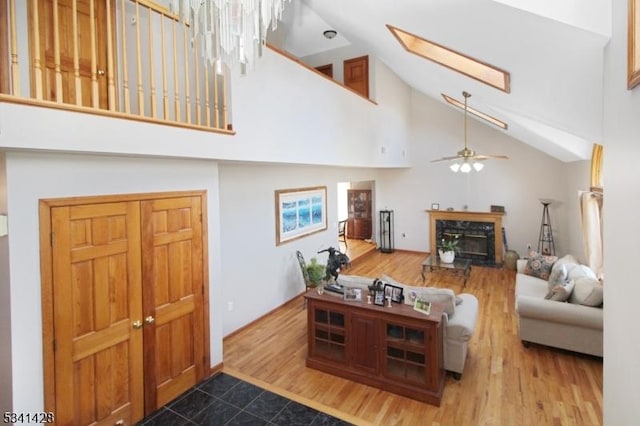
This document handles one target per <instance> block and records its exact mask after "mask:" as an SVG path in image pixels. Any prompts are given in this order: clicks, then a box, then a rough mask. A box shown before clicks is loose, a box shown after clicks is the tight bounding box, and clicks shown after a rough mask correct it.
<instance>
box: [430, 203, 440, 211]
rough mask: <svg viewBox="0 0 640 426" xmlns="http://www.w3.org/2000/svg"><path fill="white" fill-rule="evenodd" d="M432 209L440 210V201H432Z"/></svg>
mask: <svg viewBox="0 0 640 426" xmlns="http://www.w3.org/2000/svg"><path fill="white" fill-rule="evenodd" d="M431 210H440V204H439V203H431Z"/></svg>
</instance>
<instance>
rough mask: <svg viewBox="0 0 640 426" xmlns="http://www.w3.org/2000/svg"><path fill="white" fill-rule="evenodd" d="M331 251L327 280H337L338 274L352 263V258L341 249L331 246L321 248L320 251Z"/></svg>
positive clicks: (328, 260)
mask: <svg viewBox="0 0 640 426" xmlns="http://www.w3.org/2000/svg"><path fill="white" fill-rule="evenodd" d="M324 252H328V253H329V258H328V259H327V272H326V274H325V280H326V281H334V282H335V281H336V280H337V279H338V275H339V274H340V271H341V270H342V268H344V267H345V266H350V265H351V260H350V259H349V256H347V255H346V254H344V253H342V252H340V250H336V249H335V248H333V247H329V248H327V249H324V250H320V251H319V252H318V253H324Z"/></svg>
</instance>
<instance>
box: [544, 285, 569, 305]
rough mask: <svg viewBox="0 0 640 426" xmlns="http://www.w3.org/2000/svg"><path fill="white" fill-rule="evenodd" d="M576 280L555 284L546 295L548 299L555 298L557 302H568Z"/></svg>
mask: <svg viewBox="0 0 640 426" xmlns="http://www.w3.org/2000/svg"><path fill="white" fill-rule="evenodd" d="M573 287H574V282H573V281H568V282H562V283H559V284H556V285H554V286H553V287H552V288H551V289H549V293H547V295H546V296H545V297H544V298H545V299H548V300H555V301H557V302H566V301H567V300H569V297H570V296H571V293H572V292H573Z"/></svg>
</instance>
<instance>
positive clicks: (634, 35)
mask: <svg viewBox="0 0 640 426" xmlns="http://www.w3.org/2000/svg"><path fill="white" fill-rule="evenodd" d="M628 14H629V16H628V25H629V26H628V29H627V89H628V90H631V89H633V88H634V87H635V86H637V85H638V84H640V28H638V26H639V25H640V0H629V9H628Z"/></svg>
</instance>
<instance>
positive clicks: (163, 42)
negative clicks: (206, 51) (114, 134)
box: [0, 0, 233, 134]
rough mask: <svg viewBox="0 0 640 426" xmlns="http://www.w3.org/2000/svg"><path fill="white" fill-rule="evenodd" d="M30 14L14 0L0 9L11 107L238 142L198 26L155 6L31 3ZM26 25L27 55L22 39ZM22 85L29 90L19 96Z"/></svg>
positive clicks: (4, 86) (109, 1)
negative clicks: (127, 121) (208, 133)
mask: <svg viewBox="0 0 640 426" xmlns="http://www.w3.org/2000/svg"><path fill="white" fill-rule="evenodd" d="M45 2H48V3H45ZM27 6H28V7H27V8H26V11H25V10H23V9H20V10H18V8H16V0H0V21H1V22H0V23H2V29H0V41H2V40H5V41H6V42H3V43H2V46H4V47H3V48H0V73H1V74H2V81H0V92H3V93H5V94H7V95H9V97H8V98H6V97H4V98H3V100H4V101H7V99H11V100H10V101H11V102H16V101H17V100H16V98H23V99H24V100H23V101H22V102H23V103H25V104H38V105H41V106H44V107H47V108H60V109H70V108H69V106H70V105H73V106H75V107H77V108H78V109H77V110H79V111H82V112H87V110H95V111H96V113H98V114H100V115H105V113H104V111H105V110H107V111H110V112H112V113H113V114H112V116H114V117H118V118H122V117H123V116H130V117H129V118H132V119H133V118H134V117H137V118H138V119H140V120H142V121H149V122H153V123H158V122H162V124H169V125H176V126H181V127H182V126H184V127H189V128H196V129H199V130H202V129H205V128H211V127H212V126H213V127H214V128H215V129H218V130H224V132H223V133H225V134H233V132H229V131H228V130H227V122H226V111H227V99H226V93H227V91H226V87H225V86H226V85H227V84H228V83H227V81H226V79H224V78H220V77H221V76H219V75H217V74H216V73H215V72H212V70H211V69H210V67H211V66H212V65H211V64H210V63H209V62H208V61H207V60H203V55H202V52H201V51H200V50H199V49H202V48H204V47H205V46H204V43H203V42H202V40H201V39H199V38H198V37H197V34H195V33H194V28H195V26H193V25H190V23H189V22H182V21H180V19H181V17H180V16H178V15H177V14H175V13H173V12H171V11H169V10H167V9H166V8H164V7H162V6H159V5H158V4H156V3H155V2H153V1H150V0H88V1H87V2H86V5H85V3H79V0H68V2H67V1H65V2H64V3H63V2H62V1H61V0H29V1H28V3H27ZM141 8H146V9H144V10H141ZM24 23H26V24H28V30H27V33H28V36H29V40H28V47H24V46H25V45H26V43H21V42H20V40H19V37H21V36H22V35H21V33H19V32H18V29H19V28H20V26H21V25H24ZM167 24H168V25H167ZM177 25H180V26H181V29H178V28H177ZM45 28H46V31H47V33H46V34H45V32H44V30H45ZM116 28H118V29H119V31H118V32H116V31H115V30H116ZM87 33H88V34H87ZM45 37H49V38H50V40H49V39H47V38H45ZM83 43H84V45H83ZM27 70H28V75H27ZM225 71H227V70H225ZM21 72H22V73H23V74H21ZM25 77H28V79H27V81H28V82H29V84H28V88H29V90H28V93H21V85H20V81H21V79H23V78H25ZM222 77H224V76H222ZM22 81H24V80H22ZM132 85H135V87H136V94H135V95H134V99H133V103H132V98H131V88H132ZM220 85H221V86H220ZM218 86H220V87H218ZM211 88H213V89H214V90H213V92H214V93H210V89H211ZM219 89H222V90H219ZM22 91H23V92H25V90H24V88H23V89H22ZM160 91H161V93H160ZM212 118H213V119H212Z"/></svg>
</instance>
